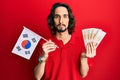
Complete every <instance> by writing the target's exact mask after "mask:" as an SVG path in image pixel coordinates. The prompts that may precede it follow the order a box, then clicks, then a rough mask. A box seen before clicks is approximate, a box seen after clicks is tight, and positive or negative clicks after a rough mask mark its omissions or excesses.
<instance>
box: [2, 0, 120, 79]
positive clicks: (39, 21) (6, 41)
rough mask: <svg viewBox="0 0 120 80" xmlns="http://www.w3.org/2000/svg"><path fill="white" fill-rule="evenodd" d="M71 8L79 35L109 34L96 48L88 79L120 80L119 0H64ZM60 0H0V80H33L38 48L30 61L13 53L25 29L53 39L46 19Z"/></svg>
mask: <svg viewBox="0 0 120 80" xmlns="http://www.w3.org/2000/svg"><path fill="white" fill-rule="evenodd" d="M62 1H63V2H66V3H68V4H69V5H70V7H71V8H72V10H73V13H74V15H75V18H76V29H75V30H76V33H75V34H76V35H78V36H79V33H80V32H81V29H83V28H87V27H97V28H101V29H102V30H104V31H105V32H107V35H106V36H105V38H104V39H103V41H102V42H101V44H100V45H99V47H98V48H97V56H96V57H95V59H94V66H93V67H92V69H91V70H90V72H89V74H88V76H87V77H86V78H85V79H87V80H120V77H119V73H120V61H119V44H120V42H118V41H119V40H120V38H119V37H120V36H119V33H118V30H119V29H118V27H119V25H120V6H119V4H120V1H119V0H61V2H62ZM55 2H58V1H57V0H46V1H45V0H43V1H42V0H1V1H0V80H34V76H33V70H34V67H35V66H36V64H37V58H38V55H39V54H38V51H39V49H38V47H39V45H38V46H37V48H36V50H35V51H34V53H33V55H32V57H31V59H30V60H26V59H24V58H22V57H19V56H17V55H15V54H12V53H11V51H12V48H13V47H14V45H15V43H16V41H17V39H18V37H19V35H20V33H21V31H22V29H23V27H22V26H26V27H28V28H29V29H31V30H33V31H35V32H36V33H38V34H40V35H41V36H43V37H45V38H47V37H50V36H51V35H50V32H49V29H48V26H47V20H46V19H47V16H48V14H49V12H50V9H51V6H52V4H53V3H55Z"/></svg>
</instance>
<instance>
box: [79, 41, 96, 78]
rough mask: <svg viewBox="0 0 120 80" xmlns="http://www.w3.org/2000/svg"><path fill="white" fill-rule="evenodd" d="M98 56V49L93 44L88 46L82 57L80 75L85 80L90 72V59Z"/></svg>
mask: <svg viewBox="0 0 120 80" xmlns="http://www.w3.org/2000/svg"><path fill="white" fill-rule="evenodd" d="M95 56H96V48H95V45H94V44H93V43H89V44H88V45H87V46H86V51H85V52H83V53H81V56H80V64H81V65H80V73H81V76H82V77H83V78H84V77H86V76H87V74H88V71H89V65H88V61H87V60H88V58H93V57H95Z"/></svg>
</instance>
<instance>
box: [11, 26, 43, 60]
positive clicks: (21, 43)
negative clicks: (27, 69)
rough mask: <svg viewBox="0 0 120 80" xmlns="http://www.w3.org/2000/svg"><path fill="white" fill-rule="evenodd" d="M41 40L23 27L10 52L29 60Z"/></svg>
mask: <svg viewBox="0 0 120 80" xmlns="http://www.w3.org/2000/svg"><path fill="white" fill-rule="evenodd" d="M41 38H42V37H41V36H39V35H38V34H36V33H35V32H33V31H31V30H30V29H28V28H26V27H24V29H23V31H22V33H21V35H20V36H19V38H18V40H17V42H16V44H15V46H14V48H13V50H12V53H14V54H16V55H19V56H21V57H23V58H26V59H28V60H29V59H30V57H31V56H32V54H33V51H34V50H35V48H36V46H37V44H38V42H39V41H40V39H41Z"/></svg>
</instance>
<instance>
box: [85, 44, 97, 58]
mask: <svg viewBox="0 0 120 80" xmlns="http://www.w3.org/2000/svg"><path fill="white" fill-rule="evenodd" d="M85 54H86V57H88V58H93V57H95V56H96V44H95V43H93V42H90V43H88V44H87V46H86V52H85Z"/></svg>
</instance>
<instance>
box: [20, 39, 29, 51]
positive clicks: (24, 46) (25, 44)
mask: <svg viewBox="0 0 120 80" xmlns="http://www.w3.org/2000/svg"><path fill="white" fill-rule="evenodd" d="M21 45H22V47H23V48H24V49H29V48H30V47H31V42H30V41H29V40H23V41H22V43H21Z"/></svg>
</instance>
